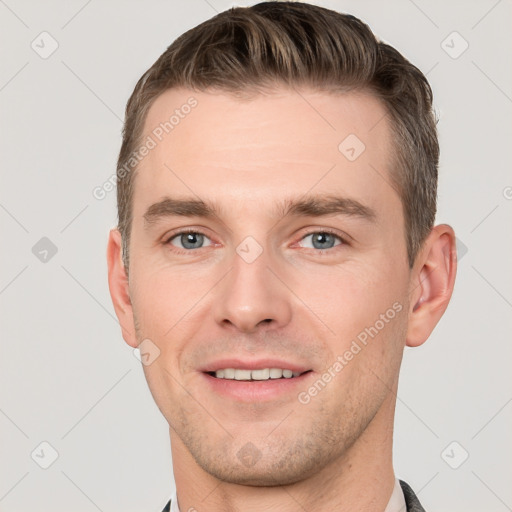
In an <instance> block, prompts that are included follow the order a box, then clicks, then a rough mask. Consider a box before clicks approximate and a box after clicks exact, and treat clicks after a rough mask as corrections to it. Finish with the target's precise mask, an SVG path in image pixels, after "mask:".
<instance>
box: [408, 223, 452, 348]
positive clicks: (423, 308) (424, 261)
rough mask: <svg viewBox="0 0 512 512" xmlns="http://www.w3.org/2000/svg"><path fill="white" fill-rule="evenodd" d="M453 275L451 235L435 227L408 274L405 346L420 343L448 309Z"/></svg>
mask: <svg viewBox="0 0 512 512" xmlns="http://www.w3.org/2000/svg"><path fill="white" fill-rule="evenodd" d="M456 273H457V252H456V244H455V233H454V231H453V229H452V228H451V227H450V226H448V225H447V224H440V225H439V226H435V227H434V228H433V229H432V231H431V233H430V235H429V236H428V238H427V239H426V241H425V243H424V245H423V248H422V250H421V251H420V253H419V254H418V258H417V261H416V264H415V267H414V269H413V271H412V274H411V276H412V277H411V291H410V297H411V307H412V309H411V311H410V313H409V325H408V329H407V340H406V344H407V346H409V347H417V346H419V345H421V344H422V343H424V342H425V341H426V340H427V339H428V337H429V336H430V334H431V333H432V331H433V330H434V327H435V326H436V325H437V323H438V322H439V320H440V319H441V317H442V316H443V313H444V312H445V311H446V308H447V307H448V303H449V302H450V298H451V296H452V292H453V286H454V283H455V275H456Z"/></svg>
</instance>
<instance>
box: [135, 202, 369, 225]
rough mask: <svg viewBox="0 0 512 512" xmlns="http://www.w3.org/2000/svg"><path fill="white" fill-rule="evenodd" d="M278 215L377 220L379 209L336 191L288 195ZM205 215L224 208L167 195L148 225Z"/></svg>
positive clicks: (150, 214) (154, 207) (153, 210)
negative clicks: (376, 209)
mask: <svg viewBox="0 0 512 512" xmlns="http://www.w3.org/2000/svg"><path fill="white" fill-rule="evenodd" d="M274 213H275V216H276V217H277V218H280V219H281V218H285V217H323V216H328V215H344V216H350V217H359V218H361V219H363V220H365V221H368V222H375V221H376V220H377V213H376V211H375V210H374V209H373V208H371V207H369V206H367V205H364V204H363V203H361V202H360V201H357V200H356V199H352V198H347V197H340V196H336V195H310V196H308V197H305V198H300V199H295V198H291V199H290V198H287V199H284V200H281V202H280V203H279V204H278V205H277V207H276V209H275V211H274ZM175 216H178V217H201V218H205V219H213V218H215V217H219V216H220V208H217V207H216V206H215V204H214V203H208V202H205V201H203V200H201V199H196V198H193V197H190V198H182V199H177V198H171V197H165V198H164V199H162V200H161V201H159V202H157V203H154V204H152V205H151V206H150V207H149V208H148V209H147V211H146V213H145V214H144V221H145V224H146V225H152V224H154V223H156V222H158V221H159V220H161V219H164V218H166V217H175Z"/></svg>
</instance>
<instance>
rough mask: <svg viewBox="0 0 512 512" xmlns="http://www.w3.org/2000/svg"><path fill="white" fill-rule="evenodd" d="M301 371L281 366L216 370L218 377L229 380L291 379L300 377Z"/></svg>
mask: <svg viewBox="0 0 512 512" xmlns="http://www.w3.org/2000/svg"><path fill="white" fill-rule="evenodd" d="M299 375H300V372H292V371H291V370H288V369H284V370H283V369H281V368H262V369H259V370H240V369H235V368H223V369H221V370H217V371H216V372H215V377H217V378H218V379H228V380H269V379H281V378H283V377H284V378H285V379H291V378H292V377H298V376H299Z"/></svg>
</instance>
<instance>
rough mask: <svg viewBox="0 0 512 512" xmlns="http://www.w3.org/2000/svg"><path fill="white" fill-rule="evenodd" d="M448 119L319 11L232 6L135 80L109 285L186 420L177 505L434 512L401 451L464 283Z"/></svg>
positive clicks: (420, 83) (409, 80) (360, 33)
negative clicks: (447, 208)
mask: <svg viewBox="0 0 512 512" xmlns="http://www.w3.org/2000/svg"><path fill="white" fill-rule="evenodd" d="M435 124H436V120H435V117H434V114H433V111H432V92H431V89H430V87H429V85H428V82H427V80H426V79H425V77H424V76H423V75H422V73H421V72H420V71H419V70H418V69H417V68H416V67H414V66H413V65H412V64H411V63H409V62H408V61H407V60H405V59H404V58H403V57H402V56H401V55H400V54H399V53H398V52H397V51H396V50H394V49H393V48H391V47H390V46H388V45H386V44H384V43H382V42H379V41H378V40H377V39H376V38H375V36H374V35H373V34H372V32H371V31H370V29H369V27H367V26H366V25H365V24H364V23H362V22H361V21H360V20H358V19H357V18H354V17H353V16H349V15H344V14H339V13H336V12H334V11H331V10H328V9H324V8H321V7H317V6H313V5H308V4H305V3H291V2H290V3H289V2H264V3H260V4H257V5H254V6H252V7H250V8H233V9H230V10H228V11H226V12H223V13H221V14H219V15H217V16H215V17H214V18H212V19H210V20H208V21H206V22H204V23H202V24H200V25H199V26H197V27H195V28H194V29H192V30H190V31H188V32H186V33H185V34H183V35H182V36H181V37H179V38H178V39H177V40H176V41H175V42H174V43H173V44H172V45H171V46H170V47H169V48H168V49H167V50H166V51H165V52H164V54H163V55H162V56H161V57H160V58H159V59H158V60H157V61H156V62H155V64H154V65H153V66H152V67H151V68H150V69H149V70H148V71H147V72H146V73H145V74H144V75H143V76H142V78H141V79H140V80H139V82H138V84H137V86H136V87H135V90H134V92H133V94H132V96H131V98H130V100H129V102H128V105H127V110H126V122H125V130H124V134H123V143H122V148H121V152H120V155H119V163H118V170H117V174H118V209H119V225H118V228H117V229H114V230H112V231H111V233H110V238H109V242H108V266H109V286H110V291H111V295H112V300H113V303H114V307H115V310H116V314H117V316H118V318H119V321H120V324H121V327H122V333H123V337H124V339H125V341H126V342H127V343H128V344H129V345H130V346H131V347H134V348H136V347H138V348H139V349H140V351H141V355H142V361H143V363H144V366H143V368H144V372H145V376H146V378H147V381H148V385H149V388H150V390H151V392H152V395H153V397H154V399H155V401H156V403H157V405H158V407H159V408H160V410H161V412H162V414H163V415H164V417H165V419H166V420H167V422H168V423H169V432H170V438H171V447H172V448H171V450H172V460H173V468H174V476H175V482H176V491H177V492H176V496H175V497H174V498H173V499H172V500H171V502H170V503H168V504H167V506H166V508H165V509H164V510H174V511H177V510H181V511H182V512H184V511H194V510H197V511H201V510H205V511H209V512H217V511H228V510H233V511H234V510H244V512H250V511H256V510H258V511H260V510H275V511H292V510H293V511H295V510H311V511H313V510H315V511H340V512H341V511H356V510H357V511H378V512H384V511H386V512H398V511H400V510H401V511H404V510H409V511H421V510H423V508H422V506H421V505H420V503H419V501H418V499H417V497H416V496H415V495H414V492H413V491H412V489H411V488H410V487H409V486H408V485H407V484H406V483H405V482H404V481H401V480H398V479H396V477H395V474H394V470H393V466H392V438H393V418H394V410H395V402H396V391H397V387H398V376H399V369H400V364H401V360H402V354H403V350H404V346H406V345H407V346H411V347H414V346H418V345H421V344H422V343H423V342H425V340H426V339H427V338H428V337H429V335H430V333H431V332H432V330H433V328H434V327H435V325H436V324H437V322H438V321H439V319H440V318H441V316H442V315H443V313H444V311H445V309H446V307H447V305H448V302H449V300H450V297H451V293H452V289H453V285H454V280H455V273H456V253H455V236H454V232H453V230H452V228H451V227H450V226H448V225H438V226H434V219H435V213H436V194H437V166H438V159H439V146H438V141H437V134H436V126H435ZM178 507H179V508H178Z"/></svg>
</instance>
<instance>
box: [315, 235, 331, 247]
mask: <svg viewBox="0 0 512 512" xmlns="http://www.w3.org/2000/svg"><path fill="white" fill-rule="evenodd" d="M329 238H330V241H331V242H332V243H331V244H328V245H329V246H328V247H325V246H321V247H317V246H316V243H317V242H319V243H320V244H322V243H325V239H327V240H328V241H329ZM313 246H314V247H315V249H330V248H331V247H334V236H333V235H331V234H330V233H315V234H314V235H313Z"/></svg>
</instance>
